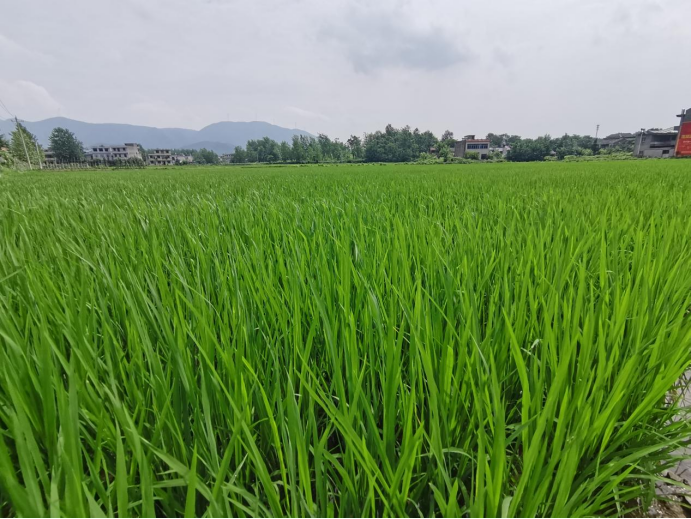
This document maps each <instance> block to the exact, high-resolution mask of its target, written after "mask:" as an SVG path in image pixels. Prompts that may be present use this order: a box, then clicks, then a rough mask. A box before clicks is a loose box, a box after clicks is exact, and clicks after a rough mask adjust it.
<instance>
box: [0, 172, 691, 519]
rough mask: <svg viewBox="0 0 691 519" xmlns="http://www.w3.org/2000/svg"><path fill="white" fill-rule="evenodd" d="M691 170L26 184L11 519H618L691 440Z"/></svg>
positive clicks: (14, 355)
mask: <svg viewBox="0 0 691 519" xmlns="http://www.w3.org/2000/svg"><path fill="white" fill-rule="evenodd" d="M690 197H691V164H690V163H688V162H685V161H645V162H622V163H617V162H610V163H583V164H580V163H577V164H496V165H477V166H413V165H388V166H377V165H368V166H332V167H317V166H314V167H274V168H230V167H229V168H208V169H202V168H200V169H186V168H176V169H168V170H148V171H121V172H115V171H113V172H98V173H93V172H88V171H80V172H45V173H40V172H34V173H24V174H5V175H4V176H3V177H1V178H0V515H3V516H48V515H52V516H99V515H100V516H103V515H106V516H118V517H136V516H153V515H157V516H188V517H191V516H237V517H242V516H305V517H307V516H391V515H395V516H463V515H466V516H468V515H472V516H528V517H530V516H550V515H552V516H595V515H609V516H615V515H624V514H626V513H629V512H630V511H631V510H639V511H640V510H641V509H644V508H641V507H645V503H647V502H648V501H649V500H650V499H651V498H652V497H653V491H654V489H653V488H654V483H655V481H656V480H657V479H658V478H660V476H659V475H660V474H661V473H662V471H663V470H664V469H665V468H666V467H668V466H670V465H671V464H673V463H675V462H676V460H677V458H678V454H677V453H678V452H679V449H680V447H682V446H684V445H685V444H686V442H687V440H688V438H689V436H690V435H691V425H690V424H689V422H688V421H687V420H685V419H684V416H683V415H682V413H683V409H681V408H679V407H678V406H676V405H675V399H676V398H677V396H676V395H678V394H679V392H680V389H681V388H680V387H679V382H678V381H679V380H680V377H681V375H682V374H683V373H684V372H685V371H686V370H687V368H688V367H689V364H690V361H691V355H690V349H691V348H690V347H691V317H690V316H689V309H690V308H691V248H690V245H691V240H690V238H691V203H689V200H690Z"/></svg>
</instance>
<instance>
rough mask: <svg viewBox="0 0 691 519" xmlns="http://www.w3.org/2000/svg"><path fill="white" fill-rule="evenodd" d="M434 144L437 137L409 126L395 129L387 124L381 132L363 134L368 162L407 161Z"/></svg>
mask: <svg viewBox="0 0 691 519" xmlns="http://www.w3.org/2000/svg"><path fill="white" fill-rule="evenodd" d="M451 138H453V134H451ZM436 144H437V138H436V137H435V136H434V135H433V134H432V132H420V131H419V130H418V129H417V128H416V129H415V130H413V131H411V130H410V127H409V126H406V127H404V128H401V129H397V128H394V127H393V126H392V125H390V124H389V125H387V126H386V129H385V130H384V131H383V132H379V131H378V132H374V133H370V134H367V135H366V136H365V159H366V160H367V161H368V162H409V161H411V160H416V159H417V158H418V157H419V156H420V154H421V153H426V152H429V150H430V148H431V147H432V146H434V145H436Z"/></svg>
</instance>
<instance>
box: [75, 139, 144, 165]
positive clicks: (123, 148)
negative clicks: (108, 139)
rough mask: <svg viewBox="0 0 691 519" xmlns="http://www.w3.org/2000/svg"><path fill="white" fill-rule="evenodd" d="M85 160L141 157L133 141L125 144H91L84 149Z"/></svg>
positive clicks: (107, 160) (108, 160)
mask: <svg viewBox="0 0 691 519" xmlns="http://www.w3.org/2000/svg"><path fill="white" fill-rule="evenodd" d="M85 155H86V159H87V160H103V161H106V162H111V161H114V160H127V159H141V158H142V154H141V153H139V145H138V144H136V143H133V142H126V143H125V144H112V145H106V144H98V145H95V146H91V147H90V148H88V149H87V150H86V151H85Z"/></svg>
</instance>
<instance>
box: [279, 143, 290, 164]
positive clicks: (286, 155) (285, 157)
mask: <svg viewBox="0 0 691 519" xmlns="http://www.w3.org/2000/svg"><path fill="white" fill-rule="evenodd" d="M279 153H280V155H281V160H282V161H283V162H290V161H292V160H293V150H292V149H291V148H290V144H288V143H287V142H286V141H283V142H281V144H280V145H279Z"/></svg>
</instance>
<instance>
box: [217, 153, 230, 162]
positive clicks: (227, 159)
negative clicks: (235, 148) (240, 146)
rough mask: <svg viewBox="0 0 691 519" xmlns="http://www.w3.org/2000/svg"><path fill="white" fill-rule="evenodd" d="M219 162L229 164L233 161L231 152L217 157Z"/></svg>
mask: <svg viewBox="0 0 691 519" xmlns="http://www.w3.org/2000/svg"><path fill="white" fill-rule="evenodd" d="M219 159H220V160H221V164H230V163H231V162H233V153H224V154H223V155H221V156H220V157H219Z"/></svg>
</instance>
